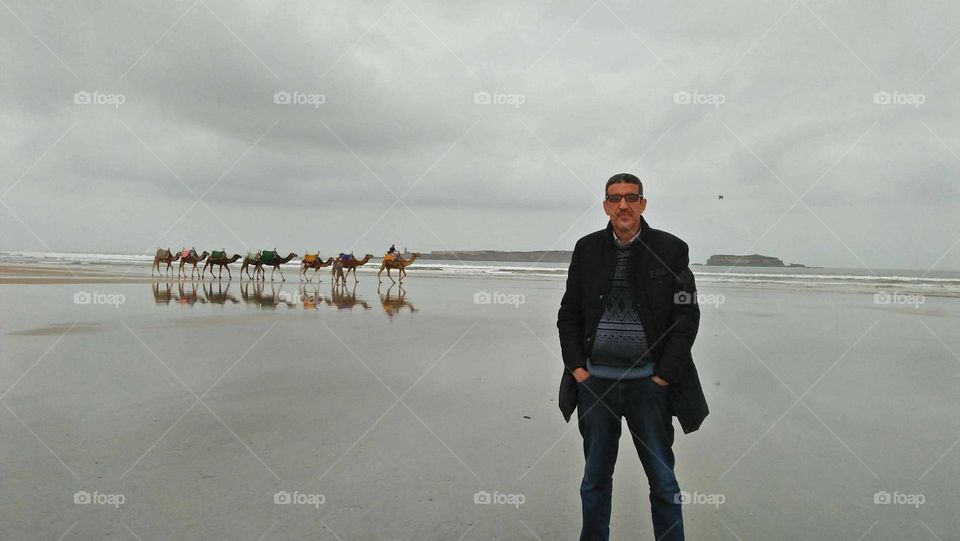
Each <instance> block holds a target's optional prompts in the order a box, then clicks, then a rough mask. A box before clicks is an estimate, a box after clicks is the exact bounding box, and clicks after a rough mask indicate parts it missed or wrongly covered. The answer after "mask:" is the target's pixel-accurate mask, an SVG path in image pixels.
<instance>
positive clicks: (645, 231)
mask: <svg viewBox="0 0 960 541" xmlns="http://www.w3.org/2000/svg"><path fill="white" fill-rule="evenodd" d="M613 235H614V232H613V222H612V221H610V220H608V221H607V227H606V233H605V234H604V235H603V242H604V245H605V246H606V247H607V248H609V249H611V250H613V249H615V248H616V247H617V245H616V244H615V243H614V242H613ZM649 240H650V224H648V223H647V220H646V219H644V217H643V215H641V216H640V236H639V237H637V238H636V239H634V241H633V243H631V244H630V248H631V249H632V250H636V249H637V248H638V247H640V246H646V245H647V243H648V241H649Z"/></svg>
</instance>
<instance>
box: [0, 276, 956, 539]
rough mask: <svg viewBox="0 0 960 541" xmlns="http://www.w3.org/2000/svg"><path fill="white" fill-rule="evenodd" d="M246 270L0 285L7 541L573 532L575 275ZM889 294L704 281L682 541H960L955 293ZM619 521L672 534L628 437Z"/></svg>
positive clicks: (0, 530) (680, 442)
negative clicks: (568, 349)
mask: <svg viewBox="0 0 960 541" xmlns="http://www.w3.org/2000/svg"><path fill="white" fill-rule="evenodd" d="M418 264H419V262H418ZM233 267H234V268H233V279H232V280H230V281H228V280H227V278H226V273H224V278H223V280H217V279H210V278H209V275H208V277H207V278H206V279H205V280H193V281H191V280H177V279H173V278H171V279H167V278H151V277H149V275H148V274H149V268H148V267H146V266H143V265H142V263H141V264H140V266H139V267H136V269H135V272H133V273H129V272H125V270H126V269H125V268H124V266H122V265H119V266H118V265H113V266H110V265H92V266H90V267H89V268H82V269H81V268H79V267H77V266H73V267H70V268H69V269H68V268H63V267H59V266H49V265H47V266H43V265H38V264H24V265H10V264H4V265H3V266H0V327H2V329H3V338H2V349H0V373H2V384H0V392H2V393H3V395H2V398H0V404H2V405H3V406H4V407H3V408H0V446H2V455H3V457H4V460H3V474H2V483H3V490H2V492H0V538H3V539H60V538H62V539H100V538H104V537H107V536H110V537H111V538H116V539H143V540H147V539H180V540H183V539H250V540H258V539H263V540H270V539H342V540H348V539H409V540H414V539H416V540H425V539H431V540H432V539H436V540H459V539H462V540H474V539H475V540H479V539H541V540H556V539H576V538H577V536H578V534H579V528H580V499H579V492H578V488H579V483H580V478H581V475H582V467H583V454H582V445H581V443H582V440H581V438H580V434H579V433H578V431H577V425H576V420H575V419H573V420H571V422H570V423H566V422H564V420H563V418H562V416H561V414H560V412H559V409H558V407H557V387H558V383H559V379H560V375H561V372H562V363H561V361H560V357H559V344H558V340H557V331H556V313H557V308H558V306H559V300H560V297H561V295H562V293H563V288H564V280H563V276H562V274H561V273H553V271H545V272H529V273H526V274H525V275H523V274H511V275H505V276H501V275H497V274H496V273H493V275H488V274H484V273H460V274H457V273H455V272H436V273H431V272H423V273H420V274H418V270H417V264H415V265H413V266H411V268H410V269H409V274H408V277H407V279H406V280H405V281H404V286H403V288H402V290H401V288H399V287H398V286H393V287H388V286H389V285H390V284H389V282H388V283H385V284H382V285H381V286H380V287H379V288H378V283H377V276H376V272H375V271H376V269H375V268H374V269H372V270H371V269H364V270H363V271H362V272H360V273H358V275H357V276H358V278H359V280H360V283H359V284H354V283H353V278H349V279H348V280H349V281H348V286H349V287H347V288H346V289H345V290H344V289H341V288H337V289H334V288H332V287H331V284H330V273H329V271H327V270H326V269H324V270H322V271H321V272H320V275H319V277H320V278H321V279H322V280H323V281H322V282H321V283H319V284H316V281H314V283H311V284H306V285H303V286H301V284H300V282H299V278H298V276H297V273H296V269H295V268H293V270H292V271H291V270H290V268H286V267H285V268H284V270H283V271H284V274H285V275H286V282H282V283H281V282H280V281H279V276H278V277H277V281H275V282H272V283H271V282H267V283H265V284H264V283H262V282H261V283H260V284H254V283H250V282H248V281H246V280H245V279H244V280H242V281H241V280H240V279H239V272H238V271H239V265H234V266H233ZM694 272H700V271H699V270H698V269H694ZM756 272H758V273H759V272H760V271H756ZM267 274H268V278H269V271H268V273H267ZM554 274H555V275H554ZM312 275H313V273H312V271H311V272H310V273H309V274H308V276H312ZM384 280H386V278H385V277H384ZM894 287H895V289H896V291H894V290H886V289H878V288H877V286H876V284H868V285H866V286H862V287H853V286H847V285H845V284H839V285H836V284H835V285H833V286H831V287H799V286H797V287H794V286H791V285H790V284H779V285H777V284H774V286H771V285H770V284H769V283H761V284H750V283H743V282H736V283H726V282H723V281H720V280H703V281H701V282H700V293H702V294H703V295H704V300H702V301H701V312H702V317H701V326H700V331H699V335H698V338H697V341H696V344H695V346H694V350H693V356H694V361H695V362H696V365H697V368H698V370H699V373H700V378H701V381H702V384H703V387H704V391H705V393H706V398H707V401H708V403H709V405H710V409H711V413H710V415H709V416H708V417H707V419H706V420H705V422H704V424H703V426H702V428H701V429H700V430H698V431H696V432H694V433H692V434H683V433H682V431H681V430H680V428H679V424H677V423H676V422H674V426H675V430H676V440H675V444H674V452H675V454H676V461H677V465H676V471H677V474H678V478H679V481H680V486H681V489H682V490H683V491H684V492H686V493H688V494H689V495H690V500H689V504H688V505H686V506H685V507H684V519H685V529H686V532H687V537H688V538H689V539H743V540H746V539H927V538H929V539H936V538H939V539H942V540H949V539H960V534H958V533H957V532H960V517H958V516H957V514H956V513H955V512H954V510H955V509H956V508H957V507H958V504H960V494H958V492H957V490H956V487H957V481H958V479H960V448H958V447H960V445H957V442H958V441H960V393H958V390H960V357H957V353H958V352H960V335H958V334H957V333H956V329H957V328H958V326H957V324H958V321H960V300H958V299H957V298H956V297H955V296H954V295H953V294H952V292H945V293H943V294H929V291H928V290H927V289H924V288H920V289H910V288H904V287H903V285H902V284H897V285H895V286H894ZM922 291H928V294H926V295H924V294H923V293H922ZM878 292H879V293H880V294H882V295H888V296H887V297H886V298H884V297H880V298H878V296H877V295H878ZM898 292H899V293H898ZM898 295H899V296H898ZM910 295H913V297H910ZM918 295H919V297H918ZM705 301H706V302H705ZM613 502H614V503H613V518H612V523H611V528H612V539H620V540H626V539H652V535H651V533H650V532H651V528H650V509H649V502H648V499H647V483H646V478H645V476H644V474H643V470H642V469H641V467H640V462H639V460H638V459H637V456H636V452H635V450H634V448H633V444H632V442H631V441H630V438H629V433H628V431H626V430H624V434H623V438H622V439H621V446H620V459H619V462H618V467H617V474H616V476H615V483H614V497H613Z"/></svg>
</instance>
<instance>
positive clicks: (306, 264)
mask: <svg viewBox="0 0 960 541" xmlns="http://www.w3.org/2000/svg"><path fill="white" fill-rule="evenodd" d="M419 256H420V253H419V252H413V253H411V254H410V257H409V258H406V259H405V258H404V257H403V255H401V254H400V252H398V251H397V249H396V247H395V246H393V245H391V246H390V249H389V250H388V251H387V253H385V254H384V255H383V258H382V259H381V261H380V271H379V272H377V281H378V282H379V283H383V280H382V279H381V275H382V274H383V271H384V270H386V271H387V278H388V279H390V281H391V282H393V283H397V280H399V281H400V283H403V279H404V278H405V277H406V276H407V270H406V268H407V267H408V266H409V265H410V264H412V263H413V262H414V261H416V259H417V258H418V257H419ZM296 257H299V256H298V255H297V254H295V253H293V252H290V253H289V254H287V255H286V256H281V255H280V252H278V251H277V249H276V248H274V249H273V250H257V251H256V252H247V254H246V255H244V256H241V255H240V254H233V255H227V251H226V250H222V249H221V250H214V251H213V252H207V251H206V250H204V251H203V253H199V254H198V253H197V251H196V249H195V248H193V247H191V248H184V249H182V250H180V251H179V252H171V251H170V248H169V247H168V248H166V249H163V248H158V249H157V253H156V255H154V256H153V265H152V266H151V267H150V275H151V276H153V275H154V272H156V273H158V274H160V275H161V276H163V275H164V271H161V270H160V265H161V264H164V263H165V264H166V265H167V267H166V271H165V272H166V274H169V273H170V272H171V271H172V268H173V264H174V263H178V262H179V267H178V269H177V277H178V278H186V271H185V270H184V266H185V265H190V267H191V270H190V279H193V278H194V275H195V274H199V275H200V279H201V280H202V279H204V278H205V277H206V272H207V269H208V268H209V269H210V277H211V278H212V277H213V275H214V267H218V269H217V276H216V277H217V278H218V279H220V278H222V277H223V269H224V268H226V269H227V279H228V280H229V279H233V274H232V273H231V272H230V265H231V264H232V263H236V262H237V261H239V260H241V259H242V263H241V264H240V278H241V279H243V276H244V275H246V277H247V278H248V279H250V280H266V272H265V271H264V267H270V268H271V270H270V281H271V282H272V281H273V277H274V273H275V272H277V271H279V272H280V280H281V281H284V282H286V281H287V279H286V277H285V276H284V275H283V269H281V268H280V266H281V265H284V264H286V263H289V262H290V261H291V260H293V259H294V258H296ZM371 259H373V255H372V254H366V255H364V256H363V258H362V259H357V258H356V257H355V256H354V255H353V253H352V252H351V253H344V252H341V253H340V254H339V255H338V256H337V257H328V258H326V259H323V258H322V257H320V252H313V253H311V252H307V253H306V254H304V256H303V258H302V259H301V260H300V281H301V282H303V281H307V282H311V281H313V279H314V278H316V279H317V282H320V281H322V280H320V279H319V278H318V277H317V273H319V272H320V269H322V268H325V267H330V271H331V276H332V278H333V282H334V284H335V285H340V284H342V285H346V284H347V276H349V275H350V273H351V272H353V281H354V283H355V284H356V283H359V282H360V279H359V278H357V268H358V267H362V266H363V265H365V264H367V262H369V261H370V260H371ZM200 263H202V264H203V266H202V267H201V268H200V269H199V270H198V269H197V265H198V264H200ZM251 268H253V275H252V276H251V274H250V269H251ZM311 269H313V276H311V277H308V276H307V271H309V270H311ZM391 270H396V271H397V280H394V279H393V276H392V275H391V274H390V271H391Z"/></svg>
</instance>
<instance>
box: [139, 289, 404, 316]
mask: <svg viewBox="0 0 960 541" xmlns="http://www.w3.org/2000/svg"><path fill="white" fill-rule="evenodd" d="M238 282H239V289H240V297H239V298H238V297H237V296H236V295H234V294H233V293H231V291H230V287H231V285H233V281H232V280H216V279H211V280H209V281H202V282H200V283H199V285H198V284H197V281H193V280H191V281H190V282H184V281H177V282H170V281H168V282H154V283H152V284H151V285H150V289H151V293H152V294H153V301H154V303H155V304H157V305H169V304H171V303H174V304H177V305H179V306H194V305H195V304H198V303H199V304H209V305H220V306H226V305H228V304H230V305H232V304H244V305H248V306H254V307H256V308H258V309H269V310H276V309H277V308H279V307H281V306H285V307H286V308H287V309H293V308H298V307H300V308H302V309H304V310H319V309H320V307H321V306H326V307H330V308H335V309H336V310H337V311H341V310H347V311H352V310H353V309H354V308H355V307H359V310H360V311H366V310H371V309H373V306H372V305H371V304H370V303H369V302H368V301H367V300H366V299H364V298H363V296H361V295H360V294H359V293H358V292H357V284H356V283H354V284H352V285H350V286H346V285H343V284H342V282H341V283H339V284H338V283H331V284H330V293H329V295H323V294H321V292H320V289H321V286H320V284H319V283H301V284H300V287H299V288H298V289H297V291H296V292H293V291H290V290H288V289H284V288H282V287H279V288H278V287H277V285H275V284H272V283H269V282H264V281H254V280H238ZM234 287H237V286H234ZM234 291H236V289H234ZM377 295H378V297H379V299H380V305H381V307H382V308H383V312H384V313H385V314H386V315H387V316H388V317H389V318H390V319H391V320H393V318H394V317H396V316H397V314H399V313H401V312H409V313H411V314H413V313H416V312H419V310H418V309H417V308H416V307H415V306H414V305H413V303H412V302H410V299H409V297H408V296H407V292H406V289H405V288H404V287H403V285H399V284H391V285H390V286H389V287H386V288H384V287H382V286H381V285H379V284H378V286H377Z"/></svg>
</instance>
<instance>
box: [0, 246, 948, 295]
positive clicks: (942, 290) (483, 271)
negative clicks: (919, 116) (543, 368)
mask: <svg viewBox="0 0 960 541" xmlns="http://www.w3.org/2000/svg"><path fill="white" fill-rule="evenodd" d="M152 262H153V255H152V254H109V253H85V252H18V251H0V264H5V265H38V266H47V265H49V266H52V267H57V266H63V265H70V266H79V267H81V268H88V269H91V270H92V269H103V270H109V271H113V272H121V273H123V274H128V275H131V276H145V275H148V274H149V273H150V270H151V269H150V266H151V263H152ZM175 266H176V265H175ZM567 266H568V265H567V264H566V263H547V262H540V263H529V262H515V261H455V260H429V259H423V258H421V259H418V260H417V261H416V262H415V263H414V264H413V265H412V266H411V267H409V268H408V273H411V274H413V273H416V274H424V275H438V276H449V277H462V278H480V279H482V278H513V279H539V280H564V279H566V276H567ZM233 267H234V268H236V269H237V270H239V262H237V263H235V264H234V265H233ZM161 268H163V267H161ZM283 268H284V270H287V269H291V270H294V272H296V269H298V268H299V259H295V260H294V261H292V262H290V263H288V264H286V265H284V266H283ZM691 269H692V270H693V273H694V275H695V277H696V281H697V284H698V288H699V289H704V288H709V287H710V286H713V285H716V286H732V287H757V288H788V289H831V290H840V291H851V292H877V293H884V294H891V295H893V294H923V295H930V296H944V297H960V270H925V269H877V268H875V269H867V268H831V267H824V268H813V267H741V266H736V267H716V266H706V265H693V266H691ZM377 270H379V258H375V259H373V260H371V262H370V263H369V264H368V265H366V266H364V267H361V268H360V271H361V272H363V273H367V272H376V271H377ZM320 272H325V271H324V270H321V271H320Z"/></svg>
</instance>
